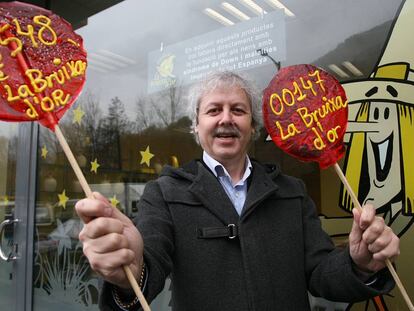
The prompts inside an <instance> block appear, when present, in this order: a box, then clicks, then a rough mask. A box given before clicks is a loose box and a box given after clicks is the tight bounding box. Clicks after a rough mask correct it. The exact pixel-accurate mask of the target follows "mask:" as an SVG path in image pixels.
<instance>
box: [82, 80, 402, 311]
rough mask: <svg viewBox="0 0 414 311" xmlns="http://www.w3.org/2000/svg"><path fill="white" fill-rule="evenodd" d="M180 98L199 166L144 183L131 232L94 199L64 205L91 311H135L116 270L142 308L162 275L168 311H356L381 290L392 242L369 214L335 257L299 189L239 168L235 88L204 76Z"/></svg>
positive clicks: (245, 127)
mask: <svg viewBox="0 0 414 311" xmlns="http://www.w3.org/2000/svg"><path fill="white" fill-rule="evenodd" d="M189 98H190V101H191V107H193V110H192V111H193V116H194V123H193V130H194V133H195V135H196V137H197V140H198V141H199V143H200V145H201V147H202V148H203V150H204V153H203V160H202V161H200V160H199V161H193V162H191V163H189V164H187V165H186V166H184V167H183V168H179V169H174V168H171V167H166V168H165V169H164V171H163V173H162V174H161V176H160V178H159V179H158V180H156V181H152V182H149V183H148V184H147V186H146V189H145V192H144V194H143V196H142V198H141V200H140V205H139V212H138V217H137V224H136V226H135V225H134V224H133V223H132V221H130V220H129V219H128V218H127V217H126V216H124V215H122V214H121V213H120V212H119V211H118V210H115V209H113V208H111V206H110V204H109V203H108V202H107V200H105V199H104V198H103V197H102V196H101V195H99V194H95V197H96V200H91V199H84V200H81V201H79V203H78V204H77V205H76V209H77V212H78V214H79V216H80V217H81V218H82V220H83V221H84V222H85V226H84V228H83V230H82V232H81V233H80V236H79V238H80V240H81V241H82V242H83V247H84V253H85V255H86V256H87V257H88V259H89V262H90V264H91V266H92V268H93V269H94V270H95V271H96V272H97V273H99V274H100V275H101V276H102V277H103V278H104V279H105V280H106V282H105V284H104V288H103V290H102V293H101V300H100V303H101V308H102V309H103V310H123V309H124V310H135V309H138V307H139V305H138V303H137V301H136V299H134V296H133V294H132V291H131V290H130V289H129V288H130V286H129V284H128V281H127V279H126V277H125V275H124V272H123V269H122V266H123V265H129V266H130V267H131V270H132V271H133V273H134V275H135V277H136V278H137V280H139V281H140V283H141V285H142V286H143V291H144V294H145V296H146V297H147V299H148V301H152V300H153V299H154V297H155V296H156V295H157V294H158V293H159V292H160V291H161V290H162V288H163V286H164V281H165V278H166V277H167V276H168V275H170V274H171V280H172V281H171V282H172V307H173V310H180V311H184V310H260V311H263V310H309V302H308V295H307V290H310V291H311V292H312V293H313V295H315V296H323V297H325V298H327V299H330V300H337V301H357V300H362V299H366V298H367V297H370V296H374V295H378V294H380V293H385V292H387V291H388V290H390V289H391V288H392V286H393V282H392V280H391V279H390V277H389V275H388V271H387V270H386V269H383V268H384V267H385V263H384V261H385V259H386V258H390V259H393V258H394V257H396V256H397V255H398V253H399V240H398V238H397V237H396V236H395V234H394V233H393V232H392V231H391V230H390V229H389V228H388V227H387V226H385V224H384V221H383V219H382V218H378V217H376V216H375V210H374V208H373V207H372V206H366V207H365V208H364V211H363V212H362V214H360V213H358V211H354V219H355V221H354V226H353V228H352V232H351V234H350V239H349V240H350V244H349V248H346V249H344V250H337V249H335V248H334V246H333V245H332V242H331V241H330V239H329V237H328V236H327V235H326V234H325V233H324V232H323V231H322V229H321V226H320V222H319V219H318V217H317V214H316V210H315V208H314V205H313V203H312V201H311V200H310V199H309V197H308V196H307V194H306V191H305V188H304V185H303V183H302V182H301V181H299V180H297V179H295V178H293V177H289V176H286V175H283V174H282V173H281V172H280V171H279V169H278V168H277V167H276V166H271V165H270V166H269V165H268V166H264V165H262V164H260V163H258V162H255V161H251V160H250V159H249V157H248V156H247V149H248V146H249V143H250V141H251V140H252V137H253V136H254V135H255V133H257V129H256V127H258V126H259V125H260V117H259V115H258V111H260V110H259V103H258V101H257V99H258V96H257V95H255V94H254V92H252V88H251V86H250V84H249V83H248V82H247V81H246V80H244V79H243V78H241V77H240V76H238V75H236V74H234V73H231V72H223V73H217V74H213V75H211V76H209V77H207V78H206V79H205V80H204V81H202V82H200V83H199V84H198V85H196V86H195V87H193V89H192V91H191V92H190V97H189ZM144 262H145V269H144V270H142V267H143V266H144ZM366 284H369V285H366Z"/></svg>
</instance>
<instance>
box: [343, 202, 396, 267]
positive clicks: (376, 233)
mask: <svg viewBox="0 0 414 311" xmlns="http://www.w3.org/2000/svg"><path fill="white" fill-rule="evenodd" d="M352 212H353V214H354V223H353V226H352V231H351V233H350V234H349V251H350V254H351V257H352V260H353V261H354V263H355V264H356V266H357V267H358V268H359V269H360V270H362V271H365V272H376V271H379V270H381V269H382V268H384V267H385V266H386V264H385V260H386V259H390V260H391V261H392V260H393V259H395V258H396V257H397V256H398V255H399V254H400V240H399V238H398V237H397V236H396V235H395V233H394V232H393V231H392V229H391V228H390V227H388V226H387V225H386V224H385V222H384V219H383V218H382V217H378V216H375V214H376V213H375V208H374V207H373V206H372V205H369V204H368V205H365V206H364V208H363V209H362V213H360V212H359V211H358V209H356V208H354V209H353V210H352Z"/></svg>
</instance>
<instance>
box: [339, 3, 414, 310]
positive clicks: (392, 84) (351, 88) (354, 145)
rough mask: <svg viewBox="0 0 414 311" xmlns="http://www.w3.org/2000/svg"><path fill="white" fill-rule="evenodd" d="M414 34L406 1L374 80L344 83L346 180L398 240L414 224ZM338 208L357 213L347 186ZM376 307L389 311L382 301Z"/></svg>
mask: <svg viewBox="0 0 414 311" xmlns="http://www.w3.org/2000/svg"><path fill="white" fill-rule="evenodd" d="M413 29H414V1H413V0H407V1H405V2H404V3H403V4H402V6H401V9H400V12H399V14H397V18H396V19H395V23H394V25H393V27H392V30H391V31H390V35H389V38H388V40H387V43H386V44H385V48H384V50H383V53H382V55H381V56H380V58H379V61H378V64H377V65H376V66H375V69H374V72H373V73H372V75H371V76H370V77H369V78H368V79H365V80H358V81H351V82H348V83H343V84H342V85H343V87H344V88H345V91H346V94H347V97H348V103H349V117H348V120H349V123H348V130H347V133H348V135H349V136H348V139H347V142H348V144H349V146H348V148H347V153H346V157H345V163H344V172H345V175H346V178H347V179H348V181H349V183H350V184H351V187H352V188H353V190H354V191H355V193H356V194H357V196H358V199H359V201H360V202H361V203H363V204H365V203H372V204H373V205H374V206H375V207H376V208H377V212H378V213H379V214H382V215H383V217H384V219H385V220H386V222H387V223H388V225H390V226H391V227H392V228H393V230H394V231H395V232H396V233H397V234H398V235H399V236H400V237H401V236H402V235H403V234H404V233H405V232H406V231H407V230H408V229H409V227H410V226H411V224H412V223H413V220H414V217H412V216H413V214H414V40H413V37H412V31H413ZM339 204H340V206H341V208H343V209H345V210H348V211H350V210H351V209H352V208H353V204H352V202H351V199H350V196H349V194H348V193H347V191H346V190H345V189H344V188H343V186H342V188H341V193H340V202H339ZM374 305H375V310H388V309H387V307H386V305H385V304H384V300H383V298H382V297H376V299H375V300H374ZM373 307H374V306H373ZM368 308H369V307H368V304H367V305H366V307H365V310H368ZM373 310H374V309H373Z"/></svg>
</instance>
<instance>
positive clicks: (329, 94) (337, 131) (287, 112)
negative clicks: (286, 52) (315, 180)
mask: <svg viewBox="0 0 414 311" xmlns="http://www.w3.org/2000/svg"><path fill="white" fill-rule="evenodd" d="M347 104H348V102H347V99H346V96H345V91H344V89H343V88H342V86H341V84H340V83H339V82H338V81H337V80H336V79H335V78H334V77H332V76H331V75H329V74H328V73H327V72H325V71H323V70H321V69H319V68H316V67H315V66H312V65H295V66H289V67H285V68H282V69H281V70H280V71H279V73H278V74H277V75H276V76H275V77H274V78H273V79H272V81H271V82H270V83H269V85H268V87H267V88H266V89H265V91H264V94H263V118H264V124H265V127H266V129H267V131H268V133H269V134H270V136H271V138H272V140H273V141H274V143H275V144H276V145H277V146H278V147H280V148H281V149H282V150H284V151H285V152H286V153H288V154H290V155H292V156H294V157H296V158H299V159H300V160H303V161H316V162H319V165H320V167H321V168H326V167H328V166H330V165H332V164H334V163H336V162H337V161H338V160H339V159H340V158H341V157H342V156H343V155H344V152H345V147H344V144H343V136H344V134H345V131H346V124H347V119H348V105H347Z"/></svg>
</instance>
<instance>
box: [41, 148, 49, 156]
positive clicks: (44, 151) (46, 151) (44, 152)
mask: <svg viewBox="0 0 414 311" xmlns="http://www.w3.org/2000/svg"><path fill="white" fill-rule="evenodd" d="M48 152H49V151H48V150H47V148H46V146H45V145H43V147H42V158H43V159H46V156H47V153H48Z"/></svg>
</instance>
